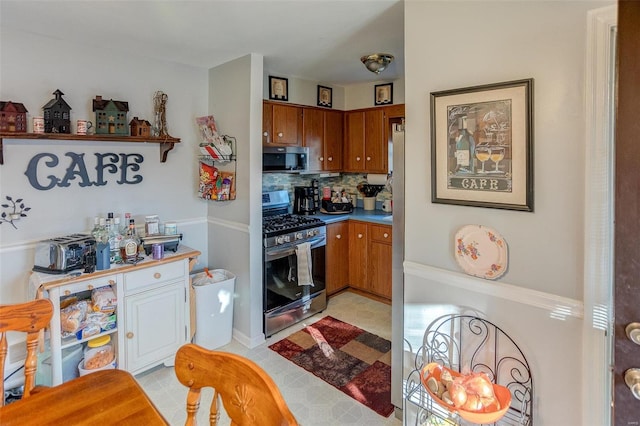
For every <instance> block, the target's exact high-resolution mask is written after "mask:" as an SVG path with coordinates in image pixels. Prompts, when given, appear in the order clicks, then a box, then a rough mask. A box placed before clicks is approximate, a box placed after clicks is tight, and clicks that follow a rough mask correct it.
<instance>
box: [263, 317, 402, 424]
mask: <svg viewBox="0 0 640 426" xmlns="http://www.w3.org/2000/svg"><path fill="white" fill-rule="evenodd" d="M269 348H270V349H272V350H274V351H275V352H277V353H279V354H280V355H282V356H283V357H285V358H286V359H288V360H289V361H291V362H293V363H295V364H297V365H298V366H300V367H302V368H304V369H305V370H307V371H309V372H310V373H313V374H314V375H316V376H317V377H319V378H321V379H322V380H324V381H325V382H327V383H329V384H330V385H332V386H334V387H336V388H337V389H339V390H341V391H342V392H344V393H346V394H347V395H349V396H350V397H352V398H353V399H355V400H356V401H358V402H360V403H362V404H364V405H366V406H367V407H369V408H370V409H372V410H373V411H375V412H376V413H378V414H380V415H381V416H384V417H389V415H390V414H391V413H392V412H393V410H394V407H393V405H392V404H391V342H390V341H388V340H386V339H383V338H382V337H379V336H376V335H375V334H372V333H369V332H368V331H365V330H362V329H361V328H358V327H356V326H353V325H351V324H347V323H346V322H343V321H340V320H338V319H335V318H333V317H330V316H326V317H324V318H322V319H321V320H319V321H317V322H315V323H313V324H311V325H309V326H307V327H305V328H303V329H302V330H300V331H297V332H295V333H293V334H291V335H290V336H289V337H287V338H285V339H282V340H280V341H279V342H276V343H274V344H272V345H271V346H269Z"/></svg>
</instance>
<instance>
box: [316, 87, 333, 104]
mask: <svg viewBox="0 0 640 426" xmlns="http://www.w3.org/2000/svg"><path fill="white" fill-rule="evenodd" d="M332 103H333V89H332V88H331V87H325V86H318V106H321V107H327V108H331V106H332Z"/></svg>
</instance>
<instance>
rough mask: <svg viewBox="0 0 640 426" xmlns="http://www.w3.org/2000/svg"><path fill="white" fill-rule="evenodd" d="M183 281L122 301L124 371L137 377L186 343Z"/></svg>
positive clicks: (128, 297)
mask: <svg viewBox="0 0 640 426" xmlns="http://www.w3.org/2000/svg"><path fill="white" fill-rule="evenodd" d="M185 297H186V296H185V289H184V281H176V282H175V283H173V284H169V285H166V286H163V287H160V288H155V289H153V290H149V291H145V292H143V293H138V294H135V295H133V296H127V297H125V301H124V303H125V321H126V324H125V346H126V356H125V357H126V363H127V364H126V370H127V371H129V372H131V373H132V374H136V373H138V372H140V371H141V370H143V369H145V367H151V366H154V365H157V364H159V363H161V362H163V361H165V360H166V359H168V358H170V357H172V356H174V355H175V353H176V351H177V350H178V348H180V346H182V345H183V344H184V343H186V341H187V337H186V324H185V311H184V310H185V305H186V302H185Z"/></svg>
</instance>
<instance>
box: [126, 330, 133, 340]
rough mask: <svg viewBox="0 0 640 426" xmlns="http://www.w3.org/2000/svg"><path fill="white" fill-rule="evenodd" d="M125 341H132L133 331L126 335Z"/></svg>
mask: <svg viewBox="0 0 640 426" xmlns="http://www.w3.org/2000/svg"><path fill="white" fill-rule="evenodd" d="M127 339H133V331H130V332H128V333H127Z"/></svg>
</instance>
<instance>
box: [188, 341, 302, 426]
mask: <svg viewBox="0 0 640 426" xmlns="http://www.w3.org/2000/svg"><path fill="white" fill-rule="evenodd" d="M175 371H176V376H177V377H178V380H179V381H180V383H182V384H183V385H185V386H187V387H188V388H189V393H188V395H187V421H186V423H185V425H187V426H190V425H195V424H196V421H195V417H196V413H197V411H198V406H199V404H200V389H202V388H203V387H212V388H213V389H214V396H213V401H212V403H211V410H210V417H209V421H210V424H211V425H216V424H218V420H219V418H220V413H219V412H218V405H219V402H218V400H219V397H221V398H222V404H223V405H224V409H225V411H226V412H227V414H228V416H229V418H230V419H231V425H242V426H249V425H269V426H295V425H297V424H298V423H297V422H296V419H295V417H293V414H291V411H289V408H288V407H287V404H286V403H285V401H284V399H283V398H282V394H281V393H280V391H279V390H278V387H277V385H276V384H275V382H274V381H273V379H272V378H271V377H270V376H269V375H268V374H267V373H266V372H265V371H264V370H263V369H262V368H261V367H260V366H259V365H258V364H256V363H255V362H253V361H251V360H249V359H247V358H244V357H242V356H240V355H236V354H232V353H228V352H220V351H210V350H207V349H204V348H202V347H200V346H197V345H194V344H186V345H184V346H182V347H181V348H180V349H179V350H178V353H177V354H176V361H175Z"/></svg>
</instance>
